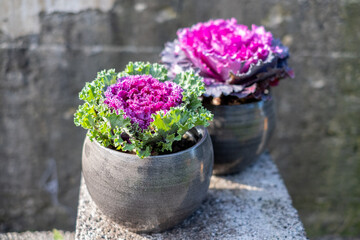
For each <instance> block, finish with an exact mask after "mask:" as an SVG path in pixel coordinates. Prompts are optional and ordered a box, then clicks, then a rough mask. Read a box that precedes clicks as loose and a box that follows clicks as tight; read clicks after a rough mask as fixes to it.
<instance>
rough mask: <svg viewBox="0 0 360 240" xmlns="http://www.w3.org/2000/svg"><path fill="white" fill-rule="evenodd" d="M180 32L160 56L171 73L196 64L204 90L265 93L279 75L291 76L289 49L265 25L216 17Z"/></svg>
mask: <svg viewBox="0 0 360 240" xmlns="http://www.w3.org/2000/svg"><path fill="white" fill-rule="evenodd" d="M177 35H178V39H176V40H175V41H174V42H172V43H167V44H166V46H165V49H164V51H163V52H162V54H161V55H162V62H163V63H164V64H165V65H166V66H167V67H168V69H169V72H170V76H173V75H174V74H175V73H178V72H180V71H184V70H187V69H189V68H193V69H196V70H197V71H198V73H199V74H200V75H201V76H202V77H204V82H205V84H206V93H205V96H214V97H219V96H220V95H221V94H223V95H229V94H231V95H235V96H238V97H239V98H244V97H248V96H250V95H252V96H253V97H255V98H261V97H263V96H264V94H263V93H264V90H265V89H267V88H268V87H269V86H270V85H273V84H274V83H275V82H277V81H278V80H279V79H281V78H285V77H289V76H290V77H293V72H292V70H291V69H290V68H288V67H287V63H286V59H287V58H288V57H289V53H288V49H287V48H286V47H284V46H283V45H282V44H281V42H280V41H279V40H276V39H273V36H272V34H271V33H270V32H266V30H265V28H264V27H262V26H260V27H258V26H256V25H252V27H251V29H249V28H248V27H247V26H245V25H240V24H237V21H236V20H235V19H228V20H223V19H218V20H210V21H208V22H205V23H198V24H196V25H194V26H192V27H191V28H184V29H180V30H178V32H177ZM273 82H274V83H273Z"/></svg>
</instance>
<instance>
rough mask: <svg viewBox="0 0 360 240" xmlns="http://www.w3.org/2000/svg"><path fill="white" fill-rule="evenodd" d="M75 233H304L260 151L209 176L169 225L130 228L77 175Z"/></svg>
mask: <svg viewBox="0 0 360 240" xmlns="http://www.w3.org/2000/svg"><path fill="white" fill-rule="evenodd" d="M76 239H245V240H246V239H296V240H300V239H306V235H305V231H304V227H303V225H302V223H301V221H300V219H299V216H298V214H297V211H296V210H295V209H294V207H293V206H292V204H291V199H290V196H289V194H288V192H287V190H286V187H285V185H284V183H283V181H282V179H281V177H280V175H279V172H278V170H277V168H276V166H275V165H274V163H273V162H272V160H271V158H270V156H269V155H267V154H263V155H262V156H261V157H260V158H259V159H258V160H257V161H256V162H255V163H254V164H253V165H252V166H250V167H249V168H247V169H246V170H245V171H244V172H243V173H241V174H237V175H231V176H227V177H216V176H213V177H212V179H211V183H210V190H209V193H208V197H207V200H205V201H204V203H203V204H202V205H201V207H200V208H199V209H198V210H197V211H196V212H195V213H194V214H193V215H192V216H191V217H189V218H188V219H186V220H185V221H184V222H183V223H182V224H180V225H178V226H176V227H174V228H173V229H171V230H169V231H165V232H163V233H155V234H136V233H132V232H129V231H128V230H127V229H125V228H123V227H121V226H119V225H118V224H116V223H114V222H112V221H111V220H110V219H108V218H107V217H106V216H105V215H103V214H102V213H101V211H100V210H99V209H98V208H97V207H96V205H95V203H94V202H93V201H92V199H91V197H90V195H89V193H88V191H87V188H86V184H85V182H84V181H83V180H82V184H81V189H80V197H79V207H78V217H77V223H76Z"/></svg>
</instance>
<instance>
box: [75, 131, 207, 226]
mask: <svg viewBox="0 0 360 240" xmlns="http://www.w3.org/2000/svg"><path fill="white" fill-rule="evenodd" d="M191 132H194V133H193V134H192V135H194V136H196V135H197V137H198V138H199V139H198V141H197V143H196V145H194V146H193V147H191V148H188V149H186V150H184V151H181V152H178V153H174V154H168V155H161V156H151V157H147V158H144V159H140V158H139V157H138V156H136V155H132V154H126V153H122V152H118V151H115V150H111V149H108V148H105V147H102V146H101V145H100V144H99V143H97V142H96V141H94V142H91V141H90V140H89V139H88V138H86V139H85V142H84V147H83V156H82V168H83V175H84V179H85V182H86V186H87V188H88V190H89V193H90V195H91V197H92V199H93V200H94V202H95V203H96V204H97V206H98V207H99V209H100V210H102V212H103V213H104V214H106V215H107V216H109V217H110V218H111V219H113V220H114V221H116V222H117V223H119V224H121V225H123V226H125V227H127V228H129V230H130V231H134V232H159V231H163V230H166V229H168V228H171V227H173V226H175V225H176V224H178V223H180V222H181V221H182V220H184V219H185V218H186V217H188V216H189V215H191V214H192V213H193V212H194V211H195V210H196V209H197V208H198V207H199V205H200V204H201V202H202V201H203V200H204V199H205V197H206V194H207V190H208V188H209V183H210V177H211V174H212V168H213V158H214V156H213V150H212V144H211V139H210V136H209V134H208V133H207V130H206V129H205V128H203V127H197V128H196V129H193V131H191Z"/></svg>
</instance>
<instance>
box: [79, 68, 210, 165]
mask: <svg viewBox="0 0 360 240" xmlns="http://www.w3.org/2000/svg"><path fill="white" fill-rule="evenodd" d="M129 75H151V76H153V77H154V78H156V79H158V80H159V81H162V82H164V81H169V79H168V77H167V70H166V68H165V67H164V66H162V65H159V64H150V63H143V62H134V63H132V62H130V63H129V64H128V65H127V66H126V68H125V70H124V71H123V72H120V73H118V74H117V73H116V72H115V70H114V69H110V70H104V71H101V72H99V73H98V74H97V77H96V79H95V80H94V81H92V82H90V83H86V85H85V87H84V88H83V89H82V90H81V92H80V94H79V98H80V99H82V100H84V101H85V103H84V104H83V105H80V106H79V108H78V110H77V112H76V113H75V115H74V123H75V125H76V126H82V127H83V128H85V129H88V130H89V131H88V136H89V138H90V140H92V141H93V140H96V141H98V142H99V143H100V144H101V145H103V146H105V147H109V146H111V147H113V148H116V149H117V150H120V151H124V152H132V151H133V152H136V154H137V155H138V156H139V157H140V158H144V157H147V156H150V155H157V154H159V153H160V152H164V151H171V150H172V144H173V142H174V141H179V140H181V138H182V136H183V135H184V133H185V132H186V131H188V130H190V129H191V128H193V127H195V126H200V125H203V126H208V124H209V123H208V122H209V121H211V120H212V117H213V115H212V114H211V113H210V112H209V111H208V110H206V109H205V108H204V107H202V104H201V101H200V100H199V97H200V96H201V95H202V94H203V93H204V92H205V87H204V83H203V82H202V80H201V78H200V77H199V76H198V75H196V74H195V73H194V72H190V71H189V72H184V73H181V74H179V75H177V76H176V77H175V79H174V80H173V81H174V82H175V83H177V84H178V85H179V86H181V87H182V88H183V90H184V91H183V93H182V95H183V99H182V101H183V102H182V103H181V105H179V106H177V107H173V108H171V109H170V110H169V111H167V112H166V113H164V112H163V111H159V112H157V113H156V114H152V119H153V120H154V121H153V122H152V123H151V124H150V126H149V127H148V128H147V129H141V128H139V127H138V125H137V124H131V121H130V119H129V118H124V113H123V111H122V110H120V111H119V112H118V113H116V112H115V111H112V110H111V109H110V108H109V107H108V106H107V105H106V104H104V100H105V96H104V92H105V90H106V89H107V87H108V86H109V85H112V84H115V83H116V81H117V79H118V78H120V77H125V76H129Z"/></svg>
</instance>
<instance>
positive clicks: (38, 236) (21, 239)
mask: <svg viewBox="0 0 360 240" xmlns="http://www.w3.org/2000/svg"><path fill="white" fill-rule="evenodd" d="M58 232H59V234H60V235H61V237H62V239H63V240H73V239H74V238H75V233H74V232H64V231H60V230H59V231H58ZM0 239H1V240H51V239H55V238H54V233H53V232H50V231H38V232H30V231H27V232H21V233H18V232H8V233H0Z"/></svg>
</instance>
